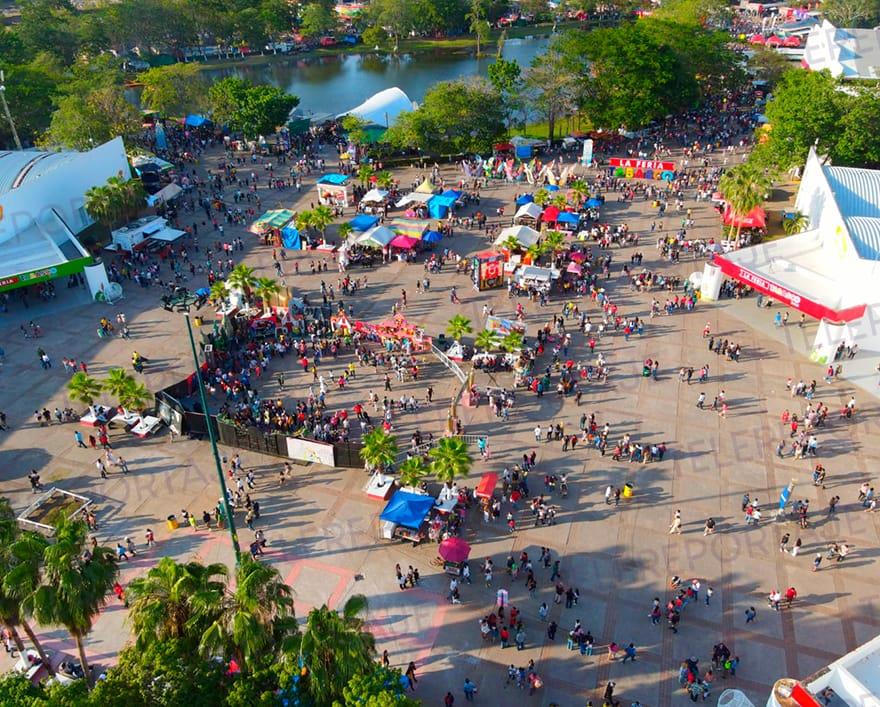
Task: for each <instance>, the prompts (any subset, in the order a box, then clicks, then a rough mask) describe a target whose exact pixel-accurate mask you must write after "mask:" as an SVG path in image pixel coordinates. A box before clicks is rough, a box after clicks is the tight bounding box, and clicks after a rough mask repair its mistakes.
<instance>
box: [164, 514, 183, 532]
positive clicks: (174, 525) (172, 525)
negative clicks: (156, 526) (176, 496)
mask: <svg viewBox="0 0 880 707" xmlns="http://www.w3.org/2000/svg"><path fill="white" fill-rule="evenodd" d="M166 522H167V523H168V530H177V529H178V528H179V527H180V524H179V523H178V522H177V518H175V517H174V516H168V520H167V521H166Z"/></svg>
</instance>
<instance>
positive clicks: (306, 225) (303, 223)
mask: <svg viewBox="0 0 880 707" xmlns="http://www.w3.org/2000/svg"><path fill="white" fill-rule="evenodd" d="M294 223H295V224H296V227H297V229H299V230H300V231H304V232H306V233H308V232H309V231H310V230H311V229H312V228H313V227H314V225H315V213H314V211H309V210H306V211H300V212H299V213H298V214H297V215H296V219H295V221H294Z"/></svg>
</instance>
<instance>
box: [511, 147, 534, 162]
mask: <svg viewBox="0 0 880 707" xmlns="http://www.w3.org/2000/svg"><path fill="white" fill-rule="evenodd" d="M515 154H516V156H517V157H519V158H520V159H521V160H527V159H529V158H530V157H531V156H532V146H531V145H517V146H516V153H515Z"/></svg>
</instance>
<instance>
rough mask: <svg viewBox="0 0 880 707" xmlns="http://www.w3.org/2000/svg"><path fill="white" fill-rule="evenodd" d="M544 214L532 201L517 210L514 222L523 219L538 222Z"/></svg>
mask: <svg viewBox="0 0 880 707" xmlns="http://www.w3.org/2000/svg"><path fill="white" fill-rule="evenodd" d="M542 213H544V210H543V209H542V208H541V207H540V206H538V205H537V204H536V203H535V202H534V201H530V202H529V203H528V204H523V205H522V206H520V207H519V208H518V209H517V210H516V215H515V216H514V217H513V220H514V221H516V220H517V219H518V218H523V217H526V218H531V219H535V220H537V219H538V217H539V216H540V215H541V214H542Z"/></svg>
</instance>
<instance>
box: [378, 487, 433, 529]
mask: <svg viewBox="0 0 880 707" xmlns="http://www.w3.org/2000/svg"><path fill="white" fill-rule="evenodd" d="M433 507H434V499H433V498H432V497H431V496H423V495H421V494H418V493H410V492H409V491H398V492H397V493H395V494H394V495H393V496H392V497H391V500H390V501H388V504H387V505H386V506H385V510H383V511H382V515H381V516H379V518H380V519H381V520H387V521H388V522H389V523H397V525H402V526H403V527H404V528H418V527H419V526H421V524H422V521H424V520H425V516H427V515H428V513H429V512H430V510H431V509H432V508H433Z"/></svg>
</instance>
